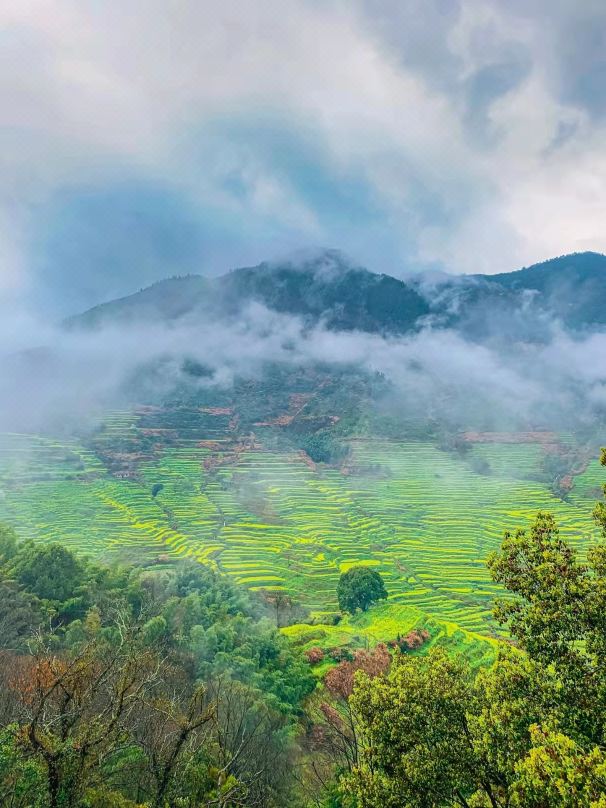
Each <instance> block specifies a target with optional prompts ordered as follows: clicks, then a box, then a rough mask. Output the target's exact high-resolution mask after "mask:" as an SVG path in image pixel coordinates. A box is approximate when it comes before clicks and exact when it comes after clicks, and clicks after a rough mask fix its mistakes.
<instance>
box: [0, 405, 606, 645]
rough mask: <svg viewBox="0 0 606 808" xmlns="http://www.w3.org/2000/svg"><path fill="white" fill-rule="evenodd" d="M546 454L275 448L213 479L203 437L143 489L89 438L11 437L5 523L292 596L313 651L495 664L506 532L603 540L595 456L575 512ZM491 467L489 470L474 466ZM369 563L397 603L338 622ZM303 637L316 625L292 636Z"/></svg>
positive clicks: (2, 467)
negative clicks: (413, 641)
mask: <svg viewBox="0 0 606 808" xmlns="http://www.w3.org/2000/svg"><path fill="white" fill-rule="evenodd" d="M121 429H122V430H123V432H122V433H121V432H120V430H121ZM109 430H110V431H112V430H114V431H115V432H116V433H117V434H123V433H124V431H126V430H128V433H129V435H130V434H131V432H132V430H133V426H132V421H130V420H128V419H127V418H125V419H122V420H121V419H120V418H119V417H117V416H116V418H114V420H113V421H112V423H111V425H110V428H109ZM112 434H113V433H112ZM542 451H543V450H542V448H541V447H540V446H538V445H533V444H523V445H511V444H503V445H499V444H484V445H477V446H474V448H473V449H472V451H471V452H470V453H469V454H467V455H464V456H462V457H458V456H456V455H453V454H448V453H445V452H441V451H439V450H438V449H436V448H435V447H434V446H432V445H430V444H420V443H403V442H396V441H370V440H367V441H358V442H355V443H354V444H353V458H352V464H351V469H352V470H351V473H349V474H347V475H346V474H343V473H341V472H340V471H338V470H334V469H332V470H323V471H314V470H313V469H312V468H310V467H309V466H308V465H306V464H305V463H304V462H303V461H302V460H301V458H300V457H299V456H298V455H296V454H289V453H285V452H271V451H264V450H250V451H246V452H243V453H242V454H240V455H239V457H238V459H237V462H229V463H227V464H225V465H220V466H218V467H217V468H215V470H214V471H209V470H207V469H206V468H205V466H204V462H205V460H208V457H209V454H210V452H209V449H208V448H202V447H200V446H199V445H198V443H197V442H196V441H195V440H193V439H191V440H188V441H181V442H180V445H178V446H175V447H172V448H165V449H164V450H163V451H162V452H157V453H156V456H155V457H150V458H149V459H147V460H145V461H144V462H142V463H141V464H140V466H139V468H138V472H137V479H136V480H122V479H117V478H116V477H114V476H112V475H111V474H109V472H108V471H107V470H106V468H105V466H104V465H103V463H102V462H100V461H99V460H98V459H97V457H96V456H95V455H94V454H93V453H92V452H90V451H88V450H86V449H85V448H84V447H83V446H81V445H79V444H78V443H77V442H75V441H71V442H63V443H62V442H57V441H52V440H49V439H45V438H41V437H40V436H35V435H34V436H32V435H22V436H19V435H8V436H5V437H4V439H3V440H2V442H1V443H0V519H1V520H3V521H6V522H8V523H10V524H12V525H14V526H15V527H16V529H17V530H18V531H19V533H20V534H21V535H22V536H24V537H30V536H31V537H32V538H34V539H36V540H39V541H45V542H48V541H53V540H55V541H61V542H64V543H65V544H66V545H68V546H70V547H72V548H74V549H77V550H80V551H84V552H86V553H89V554H92V555H97V556H100V557H107V556H112V555H116V554H119V555H121V556H126V557H127V558H129V559H131V560H133V559H135V560H141V561H143V562H148V561H151V560H154V559H156V560H157V559H158V557H159V556H164V555H166V556H168V557H169V558H179V557H192V558H196V559H198V560H200V561H202V562H204V563H208V564H211V565H213V566H214V567H216V568H217V569H219V570H221V571H222V572H224V573H226V574H227V575H230V576H232V577H233V578H234V580H236V581H237V582H238V583H240V584H243V585H245V586H247V587H249V588H251V589H253V590H259V589H270V590H273V591H275V590H283V591H285V592H287V593H288V594H290V595H292V596H293V597H294V598H296V599H297V600H298V601H300V602H302V603H303V604H304V605H306V606H307V607H308V608H309V609H310V611H311V613H312V615H313V617H314V619H315V621H316V622H318V623H320V624H323V626H322V631H324V632H325V633H324V634H323V635H322V638H321V642H315V643H314V642H312V644H320V645H323V644H325V647H327V648H328V647H331V645H336V644H339V642H341V641H342V642H346V643H350V644H354V645H355V644H360V643H364V642H367V641H368V640H369V639H370V640H379V639H381V640H386V639H391V638H393V637H395V635H396V634H397V633H405V632H406V631H407V630H409V629H410V628H414V627H420V626H423V625H425V626H427V627H429V629H430V631H431V634H432V641H433V640H435V639H437V638H439V639H440V641H441V642H444V643H446V644H449V645H451V646H453V647H459V648H462V649H464V650H465V651H466V653H467V654H468V655H470V656H472V657H474V658H477V659H478V660H480V661H481V660H483V659H485V658H487V657H489V656H490V654H491V653H492V647H493V646H492V643H493V642H494V636H495V632H496V627H495V626H494V625H493V623H492V619H491V604H492V600H493V598H494V596H495V594H497V592H498V588H497V587H496V586H495V585H494V584H493V583H492V581H491V580H490V576H489V574H488V571H487V569H486V563H485V562H486V557H487V555H488V554H489V552H490V551H491V550H494V549H496V548H497V547H498V546H499V543H500V541H501V538H502V534H503V531H504V530H505V529H507V528H515V527H517V526H520V525H522V526H523V525H526V524H527V523H528V522H529V521H530V520H531V519H533V518H534V516H535V515H536V513H537V511H538V510H547V511H551V512H552V513H553V514H554V516H555V517H556V519H557V521H558V524H559V525H560V528H561V532H562V534H563V536H564V537H565V538H566V539H567V540H569V541H571V542H572V543H573V544H575V545H577V546H578V547H579V548H581V549H583V548H584V547H586V546H587V544H588V543H589V542H590V541H591V540H593V539H594V538H595V537H596V536H597V531H596V528H595V526H594V524H593V521H592V519H591V510H592V507H593V502H594V500H595V498H596V490H597V488H598V487H599V486H600V484H601V483H602V480H603V478H604V476H605V475H603V473H602V472H603V470H602V469H601V467H600V466H599V464H598V463H597V460H596V461H592V462H591V463H590V464H589V466H588V468H587V470H586V471H585V472H584V473H583V474H581V475H579V476H578V477H577V478H575V484H574V488H573V490H572V492H571V494H570V496H569V497H568V499H567V501H565V502H564V501H562V500H560V499H558V498H556V497H555V496H554V495H553V494H552V493H551V492H550V491H549V489H548V488H547V487H546V486H545V485H543V484H541V483H538V482H533V481H532V480H531V479H529V478H530V477H532V475H533V474H534V473H536V472H537V470H538V469H539V467H540V463H541V460H542ZM478 458H479V459H481V460H483V461H486V463H487V464H488V467H489V473H483V474H480V473H477V471H474V468H478V464H477V462H476V461H477V460H478ZM486 463H483V464H482V469H483V470H484V471H485V472H486V470H487V468H486ZM158 484H161V486H162V487H161V489H160V490H159V491H157V493H156V494H155V496H154V495H153V490H154V486H156V487H158ZM356 564H365V565H369V566H372V567H373V568H374V569H377V570H378V571H379V572H380V573H381V575H382V576H383V578H384V580H385V584H386V587H387V590H388V593H389V599H388V601H387V603H385V604H382V605H380V606H378V607H375V608H373V609H372V610H371V611H370V612H369V613H367V614H365V615H359V616H357V617H355V618H347V619H345V620H343V621H341V623H340V624H339V625H338V626H333V625H330V622H331V619H332V617H333V616H334V614H335V613H336V610H337V604H336V594H335V593H336V584H337V581H338V577H339V575H340V573H341V572H342V571H345V570H347V569H349V568H350V567H351V566H353V565H356ZM298 631H300V632H301V633H302V634H303V635H304V633H305V631H309V626H305V627H300V628H297V627H293V628H292V629H288V630H287V631H286V633H288V634H290V635H292V636H293V637H295V638H296V635H297V632H298ZM480 640H482V641H483V642H480ZM478 643H479V645H478ZM323 647H324V646H323ZM472 647H473V648H476V650H475V651H472V650H471V649H472ZM478 649H479V650H478ZM474 655H475V656H474Z"/></svg>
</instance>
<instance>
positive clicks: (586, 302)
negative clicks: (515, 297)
mask: <svg viewBox="0 0 606 808" xmlns="http://www.w3.org/2000/svg"><path fill="white" fill-rule="evenodd" d="M490 281H491V282H492V283H494V284H498V285H499V286H501V287H502V288H503V289H507V290H512V291H514V292H527V293H534V294H535V295H536V302H537V304H538V305H539V306H540V307H541V308H542V309H543V310H544V311H548V312H550V313H551V314H553V315H554V316H555V317H557V318H558V319H560V320H561V321H562V322H563V323H564V324H565V325H567V326H568V327H570V328H575V329H579V328H591V327H592V326H602V325H604V324H606V256H605V255H601V254H600V253H595V252H584V253H573V254H572V255H562V256H560V257H559V258H552V259H551V260H549V261H544V262H543V263H540V264H534V265H533V266H530V267H524V269H520V270H518V271H517V272H505V273H502V274H499V275H492V276H491V277H490Z"/></svg>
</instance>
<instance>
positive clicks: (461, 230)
mask: <svg viewBox="0 0 606 808" xmlns="http://www.w3.org/2000/svg"><path fill="white" fill-rule="evenodd" d="M396 6H397V9H396ZM396 6H393V7H392V6H391V4H389V3H385V6H384V9H385V10H384V13H383V14H381V15H379V14H378V13H377V4H376V3H372V2H371V3H367V4H364V3H363V2H360V3H355V4H354V3H345V2H343V0H333V2H325V3H317V2H314V1H313V0H289V2H287V3H284V2H278V1H277V0H266V2H264V3H257V2H253V1H252V0H250V1H249V2H246V1H245V2H242V0H240V2H235V0H221V2H219V0H203V2H194V0H183V1H182V2H178V3H169V4H167V3H166V2H164V0H145V2H143V0H132V1H131V2H128V3H120V2H118V1H117V0H107V1H106V2H104V3H92V2H89V1H87V0H62V1H61V2H59V0H18V2H17V0H10V1H9V2H7V3H4V4H3V6H2V8H1V9H0V28H1V29H2V33H3V39H4V42H5V47H4V56H3V58H2V63H1V64H0V67H1V73H0V75H1V78H0V124H1V125H2V131H3V133H4V134H3V135H2V136H1V137H0V187H1V188H2V193H1V195H0V223H2V230H3V242H2V245H0V259H1V260H2V264H1V270H0V271H1V274H2V279H1V281H0V289H6V288H10V289H14V288H15V286H16V285H17V284H18V281H19V279H21V281H22V283H25V284H26V282H27V243H26V241H27V238H28V233H27V217H28V212H29V210H30V209H31V208H32V207H33V206H36V205H38V204H40V202H41V201H44V200H45V199H46V198H48V196H49V195H51V194H52V193H53V191H54V190H55V189H57V188H61V187H66V186H69V185H70V184H77V183H83V182H86V183H89V184H93V185H94V183H95V182H100V181H102V180H103V178H104V177H106V176H107V174H108V172H109V173H111V172H113V173H117V174H119V173H120V171H121V170H128V171H137V172H140V173H141V174H143V175H144V176H146V177H149V178H152V179H157V180H161V181H163V182H167V183H170V184H171V185H174V186H176V187H181V188H182V189H183V190H184V192H186V193H187V194H188V195H189V196H190V197H191V198H192V199H194V200H197V201H198V202H199V203H200V204H201V205H203V204H205V203H206V202H208V200H209V199H212V200H213V201H214V202H217V201H218V202H220V203H221V204H222V205H224V207H225V209H226V212H227V214H226V215H231V216H233V217H243V218H245V217H248V216H254V217H259V219H260V220H262V219H263V218H265V219H267V220H269V221H271V220H274V221H276V222H279V223H283V224H284V227H287V228H289V230H290V231H292V232H299V233H300V239H301V243H305V242H306V241H313V242H315V243H319V242H322V241H324V242H325V243H328V244H332V243H333V241H334V237H335V231H333V230H331V227H330V224H328V223H327V222H326V221H324V219H323V217H322V215H321V214H320V212H319V211H318V210H317V209H315V208H314V203H313V202H312V201H310V200H309V199H308V198H306V197H305V194H304V193H303V192H302V190H301V188H299V187H298V186H297V183H296V181H293V180H290V179H289V178H288V176H286V174H285V172H284V171H280V170H279V168H277V167H276V166H272V165H271V162H269V163H268V161H267V160H266V159H265V160H259V159H258V158H257V155H256V154H255V151H254V144H251V148H250V152H249V153H245V152H239V153H238V154H237V155H235V157H234V155H233V154H232V155H231V156H230V152H229V148H230V147H229V145H228V144H226V146H225V151H224V152H221V150H220V149H219V150H218V153H217V152H214V153H213V154H211V155H209V156H208V164H205V163H204V155H199V154H192V152H191V149H190V145H191V140H192V138H193V137H194V134H193V133H195V132H196V130H198V131H204V129H205V127H207V126H209V125H214V124H215V123H216V122H221V121H223V122H226V121H227V122H228V121H246V120H252V121H255V120H257V121H258V120H261V119H263V118H264V117H265V116H267V117H268V119H271V117H272V116H274V118H275V119H276V120H283V121H288V122H290V124H291V125H292V127H293V128H294V129H296V128H297V127H298V126H302V127H305V130H306V132H308V133H309V137H311V138H312V139H313V141H314V144H315V145H317V146H318V148H319V149H321V151H322V152H323V153H325V154H326V155H327V160H328V161H329V163H330V165H331V166H332V168H333V170H334V181H335V183H338V182H339V178H340V177H341V176H356V177H359V178H360V179H361V181H363V182H365V183H366V184H367V185H368V187H369V197H370V198H371V199H372V202H373V204H374V205H375V206H376V208H377V210H378V211H379V213H378V214H377V215H380V216H382V217H383V219H384V223H385V230H386V231H390V232H391V233H392V234H393V240H394V241H395V242H396V244H398V239H399V248H398V249H399V250H400V254H401V257H402V261H404V260H410V258H411V256H413V257H414V256H415V254H416V256H417V258H418V260H419V261H421V262H423V261H438V262H442V263H443V264H444V265H446V266H447V267H448V268H450V269H451V270H453V271H457V272H461V271H470V272H471V271H472V272H475V271H489V272H490V271H500V270H507V269H512V268H515V267H516V266H517V265H519V264H520V263H526V264H528V263H530V262H531V261H533V260H536V259H541V258H544V257H547V256H549V255H552V254H558V253H562V252H566V251H569V250H572V249H589V248H593V249H600V250H606V235H604V229H603V210H604V209H606V163H605V159H604V157H603V155H604V154H605V153H606V149H605V147H606V128H605V126H604V123H603V121H601V120H599V119H597V118H595V116H592V115H591V113H590V111H588V110H586V109H583V108H582V106H581V105H579V104H578V103H575V102H574V99H572V98H571V96H570V93H568V95H566V94H563V93H559V92H558V88H559V87H560V84H559V83H558V82H559V79H558V76H559V72H558V65H557V64H556V63H554V59H555V58H556V57H555V56H554V42H556V41H559V40H558V37H560V36H561V31H560V29H559V28H558V25H557V23H558V19H559V18H560V17H561V20H562V24H564V23H566V24H568V23H569V21H570V18H571V15H572V16H574V13H575V12H574V10H573V8H572V5H571V4H567V3H564V4H562V8H561V9H560V8H559V7H556V9H555V11H554V12H553V14H552V15H551V16H552V17H553V18H555V22H554V20H553V19H551V20H550V21H549V23H548V24H546V23H545V9H546V8H547V7H546V6H544V4H542V3H537V4H534V6H532V7H530V8H529V7H528V5H523V6H522V5H519V4H517V3H512V4H509V3H504V2H499V1H498V0H493V1H492V2H488V3H486V2H478V1H477V0H462V1H461V3H460V8H459V11H458V13H457V12H456V11H455V12H453V10H452V9H456V8H457V4H453V6H452V7H451V8H450V9H449V12H448V14H443V13H442V12H441V11H440V9H439V4H419V3H418V2H414V0H407V1H406V2H402V3H398V4H396ZM550 8H551V7H550ZM591 13H593V12H592V11H591V10H586V12H585V15H586V16H587V15H590V14H591ZM596 13H597V11H596ZM424 14H426V15H427V24H426V25H425V24H424V22H423V15H424ZM411 15H414V17H413V16H411ZM408 19H410V20H411V21H414V25H412V30H413V34H414V35H409V36H408V38H406V36H401V37H399V36H398V35H397V31H398V26H406V24H407V21H408ZM602 22H603V21H602V18H597V20H596V25H598V26H599V25H602ZM434 29H435V31H436V36H435V37H434V38H433V39H432V36H431V34H432V31H433V30H434ZM415 37H416V39H415ZM421 40H422V41H423V42H424V43H425V46H424V48H423V49H420V48H419V44H418V43H419V41H421ZM399 42H401V43H402V44H401V49H400V50H401V52H398V43H399ZM555 50H557V49H555ZM522 53H523V54H524V59H529V60H530V68H529V72H528V74H527V75H526V74H525V73H524V74H523V75H522V73H521V74H520V75H521V76H522V77H521V78H519V80H517V83H516V82H513V86H512V87H511V88H510V89H509V90H507V91H503V92H500V93H499V92H498V91H497V90H498V88H497V90H495V96H494V98H492V97H491V96H490V87H488V90H486V88H485V90H484V93H485V95H486V93H488V96H487V98H488V100H486V98H485V97H484V96H482V98H483V100H482V104H483V106H482V116H483V117H482V118H481V119H478V120H479V121H480V122H479V123H478V122H477V121H476V124H475V126H476V127H481V126H486V127H487V131H486V132H480V131H479V129H478V131H473V130H471V131H470V129H469V127H470V126H473V125H474V124H473V121H474V120H475V119H474V118H473V117H471V118H470V117H469V110H470V104H473V103H474V102H473V98H472V96H470V94H469V93H470V90H469V87H470V86H472V85H473V81H474V77H476V76H478V75H480V73H481V71H482V70H484V69H486V68H487V67H488V68H489V67H490V66H491V65H493V64H495V63H498V62H501V61H503V60H504V61H505V62H507V60H510V61H511V60H513V61H514V62H515V59H516V58H518V54H522ZM520 59H522V57H521V56H520ZM584 69H586V65H585V66H584ZM470 121H471V122H472V123H470ZM564 129H565V130H566V131H567V132H568V136H567V137H568V140H566V141H565V142H563V143H562V144H561V145H558V138H559V133H561V132H562V131H563V130H564ZM293 148H296V146H295V145H294V144H293ZM234 160H235V161H236V164H237V168H238V172H239V175H240V178H241V180H242V182H243V183H245V184H246V186H247V189H248V193H247V194H246V196H245V199H244V200H240V201H237V202H234V200H233V198H229V197H228V196H227V195H225V193H224V191H223V190H222V188H221V182H220V181H221V178H222V177H223V176H224V175H225V172H226V171H228V170H229V166H230V161H231V162H232V163H233V161H234ZM194 163H195V164H194ZM121 167H122V169H121ZM310 170H313V169H310ZM222 194H223V196H222ZM230 205H232V207H231V208H230ZM211 225H212V223H211ZM356 227H357V225H356ZM373 232H376V231H373ZM339 236H342V232H339ZM360 240H361V239H360V235H359V233H358V234H357V243H359V242H360ZM336 246H341V247H343V248H345V249H347V248H348V244H337V245H336ZM373 249H374V250H375V251H376V253H377V255H379V254H380V252H381V245H380V244H377V245H374V246H373V247H372V248H371V249H369V251H368V252H369V254H371V253H372V250H373ZM393 269H394V271H398V269H399V267H397V266H394V268H393Z"/></svg>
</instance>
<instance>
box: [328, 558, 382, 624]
mask: <svg viewBox="0 0 606 808" xmlns="http://www.w3.org/2000/svg"><path fill="white" fill-rule="evenodd" d="M385 598H387V592H386V590H385V584H384V583H383V579H382V578H381V576H380V575H379V573H378V572H377V571H376V570H373V569H371V568H370V567H351V568H350V569H348V570H347V572H344V573H342V574H341V577H340V578H339V583H338V586H337V599H338V601H339V609H341V611H342V612H351V614H354V613H355V612H356V610H357V609H361V610H362V611H363V612H365V611H366V610H367V609H368V608H369V607H370V606H372V605H373V604H374V603H377V602H378V601H379V600H384V599H385Z"/></svg>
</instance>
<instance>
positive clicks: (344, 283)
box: [67, 250, 430, 334]
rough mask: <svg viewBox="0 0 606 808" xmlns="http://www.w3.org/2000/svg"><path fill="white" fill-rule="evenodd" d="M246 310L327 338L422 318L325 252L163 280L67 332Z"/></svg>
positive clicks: (418, 303)
mask: <svg viewBox="0 0 606 808" xmlns="http://www.w3.org/2000/svg"><path fill="white" fill-rule="evenodd" d="M252 302H258V303H261V304H263V305H265V306H267V308H269V309H271V310H273V311H277V312H280V313H283V314H292V315H296V316H298V317H301V318H302V319H303V320H304V321H305V322H306V323H307V324H308V325H315V324H317V323H319V322H322V323H324V324H325V325H326V327H327V328H330V329H333V330H345V331H349V330H354V329H358V330H362V331H368V332H381V333H394V334H401V333H406V332H407V331H410V330H412V329H414V328H415V327H416V326H417V324H418V323H419V321H420V319H421V318H423V317H424V316H426V315H427V314H428V313H429V311H430V307H429V304H428V303H427V301H426V300H425V299H424V298H423V296H422V295H421V294H420V293H419V292H418V291H416V290H415V289H414V288H412V287H411V286H410V285H408V284H406V283H404V281H402V280H398V279H397V278H393V277H391V276H389V275H378V274H375V273H373V272H369V271H368V270H367V269H364V268H362V267H357V266H354V265H352V264H351V263H349V262H348V261H347V260H346V259H345V258H344V257H343V256H342V255H341V254H340V253H339V252H337V251H335V250H328V251H325V252H322V253H321V254H320V255H317V256H315V257H313V258H309V259H307V260H305V261H302V262H298V263H293V262H284V263H280V264H272V263H262V264H259V265H258V266H255V267H246V268H243V269H236V270H233V271H232V272H229V273H228V274H227V275H222V276H220V277H218V278H205V277H202V276H198V275H190V276H186V277H182V278H169V279H167V280H163V281H160V282H158V283H155V284H153V285H152V286H150V287H148V288H147V289H143V290H141V291H140V292H137V293H135V294H133V295H129V296H128V297H124V298H121V299H119V300H114V301H111V302H109V303H104V304H102V305H100V306H95V307H94V308H92V309H90V310H88V311H87V312H84V314H81V315H78V316H76V317H73V318H70V320H69V321H67V325H68V326H69V327H72V328H73V327H87V328H91V327H93V328H94V327H99V326H102V325H110V324H122V323H127V322H136V321H148V322H149V321H153V320H160V321H163V322H171V321H172V322H174V321H176V320H180V319H182V318H187V319H189V320H192V319H195V318H196V317H209V316H212V317H215V318H217V317H236V316H237V315H238V313H239V312H240V311H241V310H242V308H243V307H245V306H246V305H248V304H250V303H252Z"/></svg>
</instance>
